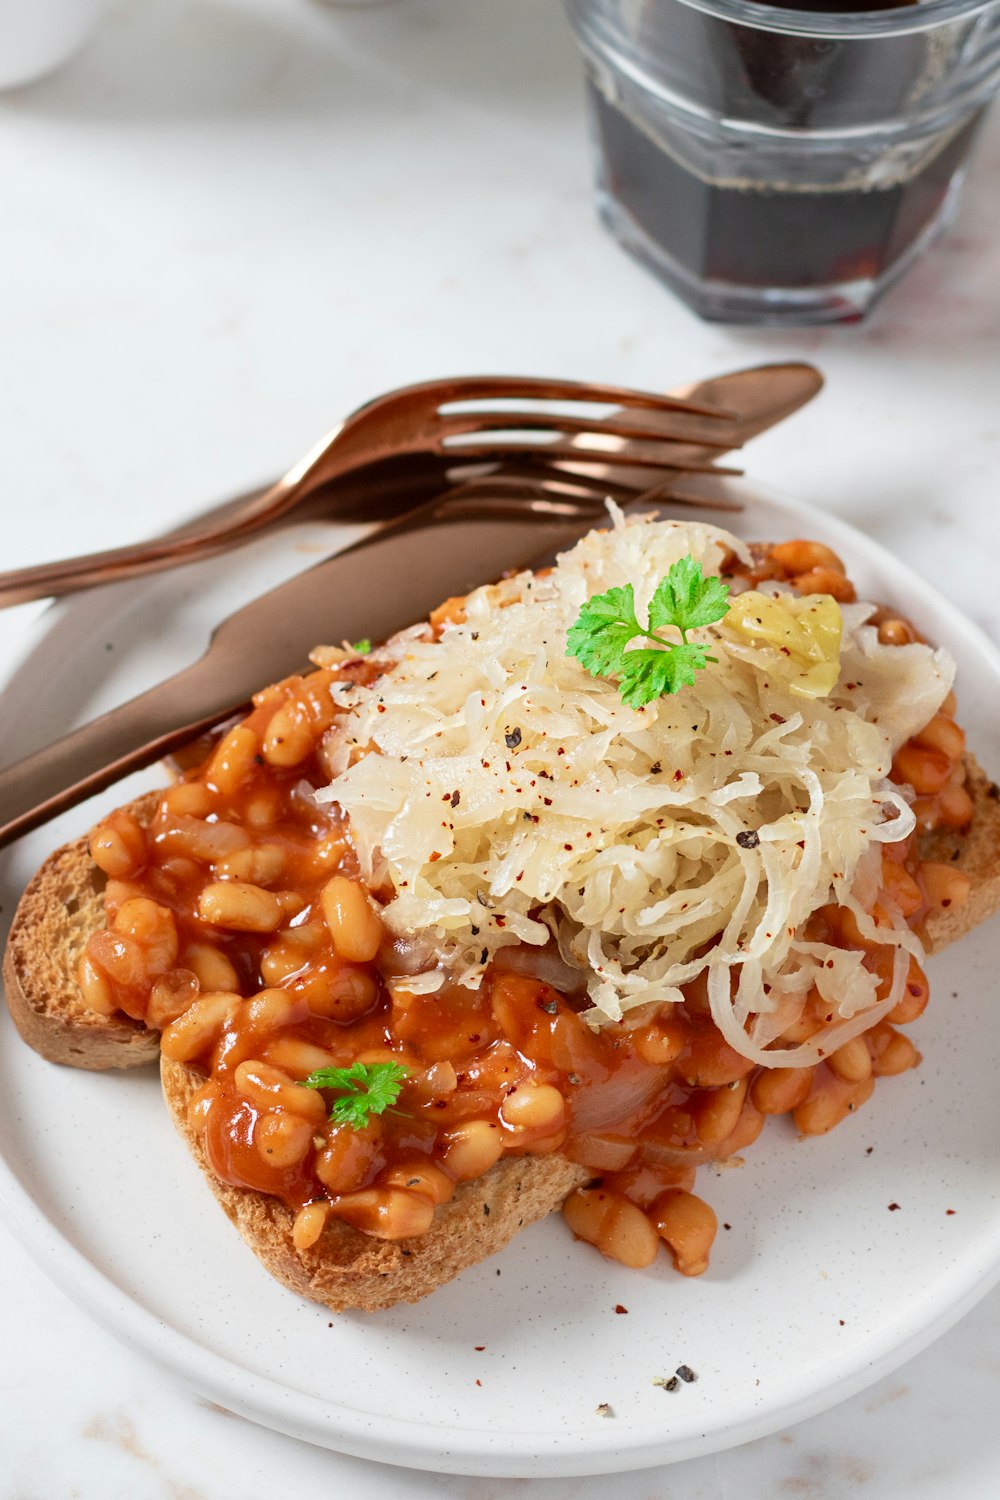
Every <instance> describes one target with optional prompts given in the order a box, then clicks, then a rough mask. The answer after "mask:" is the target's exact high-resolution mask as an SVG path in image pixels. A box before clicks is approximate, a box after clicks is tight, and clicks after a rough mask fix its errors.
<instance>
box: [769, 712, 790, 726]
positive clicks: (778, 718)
mask: <svg viewBox="0 0 1000 1500" xmlns="http://www.w3.org/2000/svg"><path fill="white" fill-rule="evenodd" d="M768 718H770V719H773V720H774V722H775V724H787V722H788V720H787V719H785V718H783V717H782V715H781V714H769V715H768Z"/></svg>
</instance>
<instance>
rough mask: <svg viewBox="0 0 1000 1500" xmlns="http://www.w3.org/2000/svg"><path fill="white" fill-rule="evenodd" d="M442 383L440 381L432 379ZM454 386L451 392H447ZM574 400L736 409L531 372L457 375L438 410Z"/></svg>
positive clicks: (716, 413)
mask: <svg viewBox="0 0 1000 1500" xmlns="http://www.w3.org/2000/svg"><path fill="white" fill-rule="evenodd" d="M435 384H436V385H437V386H438V387H439V389H440V387H441V385H442V382H435ZM450 390H453V391H454V394H449V391H450ZM509 398H515V399H517V400H520V401H528V400H530V401H574V402H586V403H587V404H588V405H591V406H628V407H640V408H642V407H645V408H646V409H647V410H648V411H686V412H691V413H694V414H697V415H698V416H702V417H715V418H719V419H720V420H722V421H726V420H729V421H734V420H735V419H736V417H737V415H738V414H737V413H736V412H731V411H726V410H725V409H724V408H723V407H720V406H713V405H711V404H710V403H707V402H703V401H688V400H684V399H682V398H681V397H679V396H668V395H660V394H659V392H656V391H637V390H634V389H632V388H631V387H629V386H620V385H596V384H591V382H589V381H584V380H550V379H545V378H544V377H539V376H533V375H470V376H462V377H461V378H459V379H456V380H455V382H454V386H453V387H449V386H448V385H447V384H445V385H444V389H443V390H441V393H440V396H439V399H438V403H437V405H438V410H439V411H441V410H442V408H443V407H447V406H449V405H452V404H454V403H459V402H461V403H462V404H463V405H464V404H465V403H466V402H469V401H480V400H490V401H493V400H500V401H502V400H505V399H509Z"/></svg>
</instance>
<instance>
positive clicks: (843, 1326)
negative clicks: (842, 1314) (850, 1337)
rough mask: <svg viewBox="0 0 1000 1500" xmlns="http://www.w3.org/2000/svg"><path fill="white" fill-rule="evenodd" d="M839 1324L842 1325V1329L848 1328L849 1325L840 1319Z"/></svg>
mask: <svg viewBox="0 0 1000 1500" xmlns="http://www.w3.org/2000/svg"><path fill="white" fill-rule="evenodd" d="M837 1322H838V1323H839V1324H840V1326H841V1328H846V1326H847V1325H846V1324H845V1322H844V1320H843V1318H838V1319H837Z"/></svg>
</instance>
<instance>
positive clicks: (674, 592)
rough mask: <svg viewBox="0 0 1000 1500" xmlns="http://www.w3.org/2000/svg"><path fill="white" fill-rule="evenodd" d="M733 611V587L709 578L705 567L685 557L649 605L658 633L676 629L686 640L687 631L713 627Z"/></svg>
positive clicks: (672, 569)
mask: <svg viewBox="0 0 1000 1500" xmlns="http://www.w3.org/2000/svg"><path fill="white" fill-rule="evenodd" d="M728 609H729V585H728V584H726V583H723V581H722V579H721V578H705V577H703V575H702V571H701V563H698V562H695V560H694V558H693V557H690V556H688V557H682V558H680V559H679V560H678V561H677V562H675V563H674V565H673V567H672V568H671V569H670V572H669V573H668V574H667V576H666V578H664V580H663V582H662V583H661V584H660V585H659V587H658V588H657V590H656V593H655V594H654V595H653V597H652V599H650V601H649V623H650V625H651V626H652V627H653V629H654V630H659V629H660V627H661V626H663V625H676V626H677V629H678V630H679V631H680V633H681V635H682V636H683V635H684V633H685V631H687V630H697V629H698V628H699V626H702V625H712V624H714V622H715V621H716V620H721V619H722V616H723V615H724V614H726V613H727V611H728Z"/></svg>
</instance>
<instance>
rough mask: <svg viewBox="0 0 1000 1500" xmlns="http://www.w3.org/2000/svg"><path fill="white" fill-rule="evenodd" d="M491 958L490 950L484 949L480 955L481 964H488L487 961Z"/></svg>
mask: <svg viewBox="0 0 1000 1500" xmlns="http://www.w3.org/2000/svg"><path fill="white" fill-rule="evenodd" d="M489 956H490V950H489V949H488V948H484V949H483V951H482V953H480V955H479V962H480V963H481V964H484V963H485V962H486V960H487V959H488V958H489Z"/></svg>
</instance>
